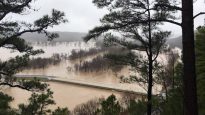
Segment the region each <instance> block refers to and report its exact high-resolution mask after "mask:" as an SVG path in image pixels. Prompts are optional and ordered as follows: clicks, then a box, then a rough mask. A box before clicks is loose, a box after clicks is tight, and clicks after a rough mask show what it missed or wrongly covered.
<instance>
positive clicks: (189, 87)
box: [90, 0, 205, 115]
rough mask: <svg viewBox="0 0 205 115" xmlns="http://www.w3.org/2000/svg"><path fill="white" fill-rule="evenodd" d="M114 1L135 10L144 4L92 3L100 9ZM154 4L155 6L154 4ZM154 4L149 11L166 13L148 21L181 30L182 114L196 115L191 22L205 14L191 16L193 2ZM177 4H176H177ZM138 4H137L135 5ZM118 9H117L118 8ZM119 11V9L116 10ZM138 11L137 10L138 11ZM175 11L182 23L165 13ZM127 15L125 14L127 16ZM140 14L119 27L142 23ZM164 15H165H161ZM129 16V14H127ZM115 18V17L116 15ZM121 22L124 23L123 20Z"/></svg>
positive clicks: (138, 0) (163, 0)
mask: <svg viewBox="0 0 205 115" xmlns="http://www.w3.org/2000/svg"><path fill="white" fill-rule="evenodd" d="M114 1H117V2H116V3H120V2H121V3H123V4H118V6H119V7H120V6H123V5H126V4H131V8H133V7H134V8H135V9H138V8H139V7H144V5H143V2H145V0H124V2H123V1H122V0H104V1H102V0H94V3H96V4H97V6H98V7H100V8H102V7H106V6H109V5H110V4H112V3H113V2H114ZM155 2H156V4H155ZM155 2H152V6H154V8H153V9H152V8H150V9H148V11H149V10H156V11H158V12H166V13H162V14H161V15H160V17H158V18H157V19H153V18H151V19H150V20H148V21H151V22H159V23H160V22H169V23H172V24H175V25H178V26H180V27H181V28H182V37H183V42H182V43H183V63H184V68H183V71H184V76H183V81H184V95H185V96H184V110H185V112H184V114H186V115H197V114H198V112H197V96H196V72H195V51H194V28H193V25H194V24H193V23H194V22H193V20H194V19H195V18H196V17H198V16H200V15H202V14H205V12H200V13H198V14H196V15H195V16H193V0H181V3H180V1H176V0H155ZM177 2H178V3H177ZM136 3H139V4H136ZM180 5H182V7H180ZM119 7H118V8H119ZM126 8H130V6H129V7H128V6H127V7H126ZM109 10H110V11H112V7H111V8H109ZM118 10H119V9H118ZM138 10H139V9H138ZM177 11H180V12H182V15H181V17H182V23H180V22H178V21H175V20H173V19H174V18H173V15H167V13H168V14H169V13H176V12H177ZM146 12H147V10H146V11H145V12H142V13H146ZM128 14H129V13H127V15H128ZM140 14H141V13H138V14H135V13H132V14H131V15H133V17H134V16H135V18H131V19H130V20H129V23H127V24H126V25H123V24H122V25H121V26H127V25H129V24H130V25H131V24H136V23H139V22H141V23H144V22H147V21H141V20H139V19H136V17H139V15H140ZM163 14H165V15H163ZM129 15H130V14H129ZM116 16H117V15H116ZM118 18H119V17H118ZM132 19H135V20H132ZM111 20H112V18H110V19H109V21H111ZM123 22H125V21H124V20H123ZM119 23H121V22H117V23H115V24H119ZM104 27H105V28H107V29H108V28H110V27H109V26H107V25H104ZM119 27H120V25H119V26H118V27H117V28H110V29H118V28H119ZM100 29H101V28H96V30H98V31H99V30H100ZM98 31H96V32H94V31H91V33H93V34H92V36H90V37H94V36H96V35H99V34H100V32H98Z"/></svg>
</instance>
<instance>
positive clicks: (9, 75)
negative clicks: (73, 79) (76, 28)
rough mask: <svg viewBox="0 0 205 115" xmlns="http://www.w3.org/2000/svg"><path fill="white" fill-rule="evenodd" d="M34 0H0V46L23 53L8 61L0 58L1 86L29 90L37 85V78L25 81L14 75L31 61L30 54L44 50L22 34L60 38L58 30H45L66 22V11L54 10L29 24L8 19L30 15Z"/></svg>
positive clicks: (50, 38)
mask: <svg viewBox="0 0 205 115" xmlns="http://www.w3.org/2000/svg"><path fill="white" fill-rule="evenodd" d="M33 1H35V0H1V1H0V47H1V48H7V49H12V50H17V51H19V52H20V53H22V55H23V56H17V57H15V58H13V59H10V60H7V61H0V85H8V86H10V87H19V88H22V89H26V90H31V89H32V88H34V89H35V88H37V86H39V82H38V81H36V82H35V81H22V82H15V81H16V80H15V78H14V77H13V75H14V74H15V73H17V72H19V71H20V70H21V67H23V66H25V65H26V64H27V62H28V61H29V56H30V55H35V54H38V53H41V52H42V51H41V50H33V48H32V47H31V46H29V45H27V43H26V42H25V40H24V39H22V38H21V35H23V34H25V33H28V32H38V33H44V34H45V35H46V36H47V37H48V38H49V40H52V39H53V38H56V37H58V34H56V33H49V32H48V31H47V30H46V29H47V28H48V27H53V26H55V25H59V24H60V23H65V22H67V20H66V19H65V14H64V13H63V12H60V11H57V10H55V9H53V10H52V13H51V16H49V15H44V16H43V17H42V18H40V19H38V20H36V21H35V22H34V23H27V22H25V20H23V19H22V20H21V21H12V20H7V19H6V17H7V16H8V15H13V14H15V15H21V14H24V15H25V14H28V13H26V12H29V11H31V10H33V8H32V6H31V3H32V2H33ZM41 88H43V86H41Z"/></svg>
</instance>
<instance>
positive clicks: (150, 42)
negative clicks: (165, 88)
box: [85, 0, 174, 115]
mask: <svg viewBox="0 0 205 115" xmlns="http://www.w3.org/2000/svg"><path fill="white" fill-rule="evenodd" d="M93 2H94V3H95V4H96V5H97V6H98V7H99V8H103V7H107V8H108V9H109V11H110V12H109V14H107V15H105V16H104V17H103V18H102V19H101V22H102V26H99V27H96V28H94V29H93V30H91V31H90V32H89V34H88V35H87V36H86V37H85V40H86V41H87V40H90V39H91V38H96V37H98V36H99V35H101V34H103V33H106V34H105V42H106V43H107V44H110V43H111V44H118V45H120V46H123V47H125V48H127V49H129V50H131V52H130V53H128V54H127V55H126V56H120V55H118V56H117V57H113V56H112V57H111V58H114V59H115V60H119V61H121V62H122V63H124V64H127V65H130V66H131V67H133V68H134V69H136V70H140V72H141V73H140V75H141V76H142V77H140V78H143V81H145V82H146V83H147V84H148V85H147V88H146V89H147V90H148V91H147V99H148V102H147V114H148V115H151V113H152V86H153V77H154V76H153V73H154V71H153V70H154V67H153V66H154V65H155V64H157V63H156V62H155V61H156V59H157V57H158V55H159V53H160V50H161V48H162V47H163V45H164V43H165V38H166V37H168V35H169V34H170V32H163V31H161V30H160V29H159V28H158V27H157V26H156V25H157V24H160V23H158V22H156V21H153V20H163V19H164V18H166V17H172V18H174V16H172V14H171V13H170V12H168V10H164V11H162V10H161V11H158V9H157V8H156V6H155V5H152V4H151V3H150V1H149V0H144V1H140V0H113V1H106V0H105V1H101V0H94V1H93ZM156 3H158V2H155V4H156ZM110 31H115V32H119V34H120V36H114V35H112V34H111V33H109V32H110ZM133 50H139V51H144V52H146V59H145V60H143V58H142V57H141V56H139V54H138V55H136V53H134V52H132V51H133ZM140 58H141V59H140ZM119 61H118V62H119ZM138 72H139V71H138ZM138 77H139V76H131V78H130V79H132V80H133V79H135V80H136V81H139V78H138Z"/></svg>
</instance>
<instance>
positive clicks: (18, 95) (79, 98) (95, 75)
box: [0, 42, 161, 109]
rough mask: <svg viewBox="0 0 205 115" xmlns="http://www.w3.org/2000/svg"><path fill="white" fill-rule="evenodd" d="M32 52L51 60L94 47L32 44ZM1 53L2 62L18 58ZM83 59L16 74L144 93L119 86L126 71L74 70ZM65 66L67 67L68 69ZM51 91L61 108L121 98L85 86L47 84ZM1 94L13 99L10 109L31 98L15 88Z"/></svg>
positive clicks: (134, 88) (2, 50) (126, 69)
mask: <svg viewBox="0 0 205 115" xmlns="http://www.w3.org/2000/svg"><path fill="white" fill-rule="evenodd" d="M34 48H35V49H43V50H44V52H45V53H44V54H41V55H37V56H35V57H33V58H36V57H42V58H45V57H51V56H52V55H53V54H56V53H58V54H67V55H70V54H71V51H72V50H76V51H77V50H89V49H90V48H97V47H96V44H95V42H90V43H84V42H65V43H64V42H63V43H55V44H40V43H35V44H34ZM0 51H1V52H3V53H1V54H0V57H1V60H7V59H9V58H10V57H14V56H16V55H18V54H19V53H18V52H12V50H7V49H4V48H0ZM92 58H93V56H91V57H88V58H86V59H84V60H92ZM81 61H82V60H69V59H65V60H62V61H61V62H60V63H59V64H56V65H49V66H48V67H46V68H43V69H42V68H41V69H28V70H23V71H22V72H19V73H18V75H45V76H55V77H57V78H62V79H67V80H69V79H71V80H80V81H84V82H89V83H92V82H95V83H99V84H110V85H117V86H119V87H126V88H127V89H129V90H133V91H136V92H143V93H146V91H145V90H144V88H143V87H141V86H139V85H137V84H125V83H120V79H119V76H121V75H125V76H129V75H130V72H129V68H122V69H121V70H120V71H118V72H113V71H110V70H107V71H101V72H78V71H75V70H74V66H75V64H76V63H78V64H79V63H81ZM68 67H69V68H70V69H69V70H68ZM49 84H50V88H51V90H52V91H54V100H55V101H56V105H58V106H61V107H69V108H70V109H72V108H74V107H75V106H76V105H78V104H81V103H83V102H86V101H88V100H90V99H93V98H100V97H107V96H109V95H111V94H115V95H117V97H120V94H121V93H120V92H115V91H111V90H104V89H99V88H91V87H85V86H78V85H71V84H65V83H57V82H49ZM153 90H154V92H159V91H160V90H161V87H154V88H153ZM4 92H6V93H7V94H9V95H11V96H13V97H14V99H15V100H14V101H13V102H12V106H14V107H17V105H18V104H19V103H23V102H26V99H28V97H29V96H30V94H31V92H27V91H24V90H21V89H18V88H6V89H4Z"/></svg>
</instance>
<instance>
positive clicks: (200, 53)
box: [196, 26, 205, 115]
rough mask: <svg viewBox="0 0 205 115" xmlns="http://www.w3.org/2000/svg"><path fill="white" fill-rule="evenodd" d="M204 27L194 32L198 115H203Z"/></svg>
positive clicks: (204, 73) (204, 77) (204, 99)
mask: <svg viewBox="0 0 205 115" xmlns="http://www.w3.org/2000/svg"><path fill="white" fill-rule="evenodd" d="M204 43H205V27H204V26H201V27H198V28H197V32H196V73H197V95H198V107H199V115H204V114H205V110H204V108H205V105H204V102H205V86H204V84H205V45H204Z"/></svg>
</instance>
